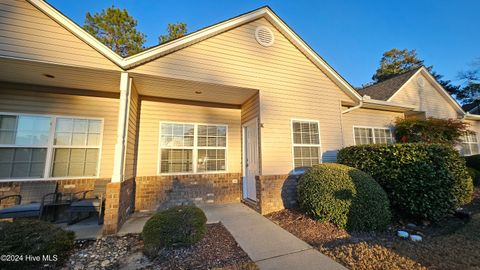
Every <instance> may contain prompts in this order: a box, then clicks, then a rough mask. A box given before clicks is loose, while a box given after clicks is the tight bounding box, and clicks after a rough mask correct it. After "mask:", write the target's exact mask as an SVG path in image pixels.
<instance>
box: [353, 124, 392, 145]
mask: <svg viewBox="0 0 480 270" xmlns="http://www.w3.org/2000/svg"><path fill="white" fill-rule="evenodd" d="M353 132H354V141H355V145H361V144H382V143H383V144H391V143H393V137H392V131H391V130H390V129H389V128H374V127H353Z"/></svg>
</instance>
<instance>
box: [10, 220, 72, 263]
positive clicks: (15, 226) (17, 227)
mask: <svg viewBox="0 0 480 270" xmlns="http://www.w3.org/2000/svg"><path fill="white" fill-rule="evenodd" d="M74 240H75V234H74V233H73V232H71V231H65V230H62V229H61V228H59V227H58V226H55V225H53V224H50V223H48V222H45V221H40V220H16V221H14V222H2V223H1V225H0V254H2V255H23V256H24V258H23V260H19V261H17V262H11V263H5V262H4V263H3V266H2V269H25V268H26V269H38V268H40V266H43V265H45V264H46V262H44V261H40V262H39V261H33V260H27V259H26V258H25V255H31V256H34V257H36V256H39V257H40V258H42V256H49V257H50V259H52V260H53V261H52V262H51V264H52V265H53V266H61V265H62V264H63V262H65V260H67V259H68V256H69V255H70V252H71V251H72V250H73V247H74ZM55 258H56V261H54V260H55ZM52 265H51V266H52Z"/></svg>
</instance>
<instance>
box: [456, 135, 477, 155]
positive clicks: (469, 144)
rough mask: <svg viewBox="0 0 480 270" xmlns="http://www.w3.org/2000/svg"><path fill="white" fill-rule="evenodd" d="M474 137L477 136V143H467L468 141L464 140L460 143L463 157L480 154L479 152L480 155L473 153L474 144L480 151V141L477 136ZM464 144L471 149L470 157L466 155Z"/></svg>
mask: <svg viewBox="0 0 480 270" xmlns="http://www.w3.org/2000/svg"><path fill="white" fill-rule="evenodd" d="M465 136H467V135H465ZM473 136H475V138H476V139H477V142H470V141H468V142H466V141H464V140H462V142H461V143H460V145H461V147H462V155H463V156H464V157H468V156H473V155H478V154H480V151H479V153H472V146H471V145H472V144H476V145H478V148H479V149H480V141H479V140H478V136H477V134H474V135H473ZM467 138H468V136H467ZM463 144H468V148H469V149H470V154H469V155H465V151H464V150H463Z"/></svg>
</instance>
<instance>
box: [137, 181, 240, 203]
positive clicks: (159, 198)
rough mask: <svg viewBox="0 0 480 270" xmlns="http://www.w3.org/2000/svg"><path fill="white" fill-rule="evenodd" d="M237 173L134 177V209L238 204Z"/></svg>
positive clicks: (238, 183)
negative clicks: (184, 205)
mask: <svg viewBox="0 0 480 270" xmlns="http://www.w3.org/2000/svg"><path fill="white" fill-rule="evenodd" d="M241 179H242V177H241V174H240V173H223V174H194V175H193V174H192V175H172V176H140V177H136V178H135V181H136V194H135V210H157V209H164V208H168V207H171V206H174V205H182V204H210V203H212V204H213V203H215V204H221V203H230V202H239V201H240V198H241V190H242V189H241V187H242V181H241Z"/></svg>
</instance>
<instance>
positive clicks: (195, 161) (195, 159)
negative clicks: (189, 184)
mask: <svg viewBox="0 0 480 270" xmlns="http://www.w3.org/2000/svg"><path fill="white" fill-rule="evenodd" d="M162 124H181V125H193V126H194V127H193V128H194V132H193V146H191V147H190V146H178V147H176V146H172V147H162V144H161V142H162ZM199 125H210V126H224V127H225V134H226V139H225V147H221V146H200V147H199V146H197V143H198V142H197V141H198V126H199ZM228 135H229V134H228V125H227V124H217V123H197V122H178V121H160V124H159V127H158V150H157V151H158V159H157V175H191V174H196V175H200V174H216V173H228V172H229V168H228V137H229V136H228ZM162 149H189V150H190V149H191V150H192V151H193V153H192V169H193V171H191V172H176V173H162V172H161V166H162ZM200 149H225V170H221V171H205V172H198V171H197V169H198V168H197V166H198V150H200Z"/></svg>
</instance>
